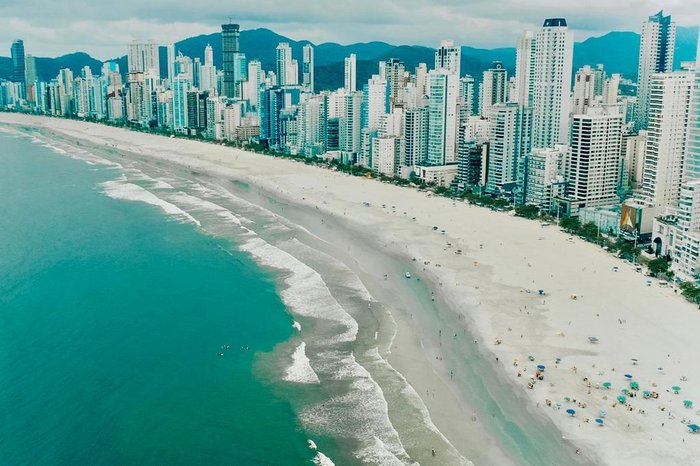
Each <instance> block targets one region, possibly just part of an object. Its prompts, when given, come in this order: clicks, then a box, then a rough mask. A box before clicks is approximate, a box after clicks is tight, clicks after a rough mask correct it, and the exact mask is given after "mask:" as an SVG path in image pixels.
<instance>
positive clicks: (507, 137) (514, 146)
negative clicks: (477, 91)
mask: <svg viewBox="0 0 700 466" xmlns="http://www.w3.org/2000/svg"><path fill="white" fill-rule="evenodd" d="M490 119H491V120H492V122H491V125H490V134H489V161H488V179H487V183H486V186H487V189H488V190H489V191H491V192H497V191H498V190H500V189H501V188H502V187H503V186H504V185H505V184H507V183H515V182H516V180H517V169H518V163H519V162H520V160H521V159H522V158H523V157H524V156H526V155H527V154H528V153H529V152H530V148H531V145H530V110H529V109H528V108H526V107H521V106H520V105H519V104H517V103H514V102H509V103H499V104H496V105H494V106H493V110H492V116H491V118H490Z"/></svg>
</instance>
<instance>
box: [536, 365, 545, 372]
mask: <svg viewBox="0 0 700 466" xmlns="http://www.w3.org/2000/svg"><path fill="white" fill-rule="evenodd" d="M537 370H538V371H542V372H544V364H540V365H538V366H537Z"/></svg>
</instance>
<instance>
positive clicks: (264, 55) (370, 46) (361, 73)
mask: <svg viewBox="0 0 700 466" xmlns="http://www.w3.org/2000/svg"><path fill="white" fill-rule="evenodd" d="M697 37H698V28H697V27H680V26H679V27H678V28H677V30H676V51H675V68H677V67H678V66H679V65H680V62H681V61H688V60H694V59H695V51H696V47H697ZM280 42H288V43H289V45H290V46H291V47H292V51H293V56H294V57H295V58H297V59H298V60H299V61H301V53H302V52H301V49H302V47H303V46H304V45H305V44H308V43H310V42H309V41H306V40H300V41H295V40H293V39H290V38H288V37H284V36H281V35H279V34H277V33H275V32H273V31H271V30H269V29H251V30H247V31H242V32H241V38H240V45H241V50H242V51H243V52H245V54H246V56H247V57H248V59H249V60H250V59H258V60H260V61H261V62H262V66H263V69H265V70H274V69H275V47H277V44H279V43H280ZM207 44H211V46H212V47H213V49H214V62H215V64H216V66H217V67H219V68H220V67H221V35H220V33H219V32H216V33H213V34H208V35H200V36H196V37H189V38H187V39H184V40H182V41H180V42H177V43H176V45H175V47H176V51H178V52H182V53H183V54H184V55H188V56H191V57H193V58H195V57H200V59H201V60H202V61H204V48H205V47H206V45H207ZM436 45H437V44H436ZM26 47H27V53H31V52H32V49H31V44H29V43H28V44H26ZM124 50H125V51H126V44H124ZM434 50H435V49H433V48H431V47H425V46H418V45H399V46H397V45H392V44H388V43H386V42H367V43H357V44H350V45H340V44H336V43H331V42H327V43H323V44H318V45H315V65H316V70H315V81H316V82H315V84H316V89H317V90H327V89H337V88H339V87H342V86H343V59H344V58H345V57H346V56H348V55H349V54H351V53H354V54H356V55H357V82H358V83H364V82H366V81H367V79H369V78H370V76H371V75H372V74H374V73H376V72H377V62H379V61H380V60H388V59H389V58H398V59H400V60H402V61H403V62H404V63H405V64H406V69H408V70H412V69H413V68H415V66H417V65H418V63H421V62H424V63H427V64H428V66H429V67H430V66H432V63H433V61H434V56H433V54H434ZM638 55H639V34H638V33H635V32H616V31H614V32H610V33H608V34H606V35H604V36H601V37H593V38H589V39H587V40H585V41H583V42H577V43H576V44H575V46H574V70H576V69H578V68H579V67H581V66H583V65H587V64H588V65H595V64H598V63H602V64H603V65H604V66H605V69H606V71H607V72H608V73H621V74H622V75H623V76H624V77H625V78H630V79H633V80H636V78H637V60H638ZM494 60H500V61H502V62H503V63H504V65H505V66H506V68H507V69H508V72H509V73H513V72H514V69H515V48H514V47H513V48H497V49H479V48H474V47H469V46H466V45H465V46H462V69H461V74H462V75H464V74H471V75H472V76H474V77H475V78H476V79H480V78H481V73H482V72H483V71H484V70H485V69H488V68H489V67H490V66H491V63H492V62H493V61H494ZM114 61H116V62H118V63H119V66H120V69H121V70H122V71H125V70H126V69H127V66H126V56H122V57H119V58H116V59H114ZM160 62H161V74H162V75H165V74H166V54H165V47H161V49H160ZM36 63H37V73H38V75H39V79H40V80H43V81H49V80H51V79H52V78H54V77H56V75H57V74H58V71H59V70H60V69H61V68H70V69H71V70H72V71H73V72H74V73H75V74H78V73H80V69H81V68H83V67H84V66H86V65H87V66H89V67H90V68H91V69H92V71H93V73H94V74H99V73H100V68H101V66H102V62H101V61H100V60H97V59H95V58H93V57H91V56H90V55H88V54H86V53H83V52H76V53H71V54H68V55H63V56H61V57H56V58H43V57H37V59H36ZM10 70H11V60H10V58H8V57H0V79H7V78H9V76H10Z"/></svg>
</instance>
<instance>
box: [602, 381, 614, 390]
mask: <svg viewBox="0 0 700 466" xmlns="http://www.w3.org/2000/svg"><path fill="white" fill-rule="evenodd" d="M603 387H605V388H606V389H608V390H610V387H612V382H603Z"/></svg>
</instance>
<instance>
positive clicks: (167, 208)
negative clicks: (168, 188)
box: [101, 177, 200, 226]
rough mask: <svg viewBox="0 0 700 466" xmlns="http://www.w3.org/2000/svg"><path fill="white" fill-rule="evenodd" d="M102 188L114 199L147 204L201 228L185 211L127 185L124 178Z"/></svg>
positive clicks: (131, 185)
mask: <svg viewBox="0 0 700 466" xmlns="http://www.w3.org/2000/svg"><path fill="white" fill-rule="evenodd" d="M101 186H102V189H103V191H104V193H105V194H106V195H108V196H109V197H111V198H113V199H121V200H126V201H139V202H145V203H146V204H150V205H154V206H157V207H160V208H161V209H162V210H163V211H164V212H165V213H166V214H168V215H172V216H174V217H178V218H180V219H183V220H184V221H186V222H188V223H192V224H194V225H197V226H200V223H199V221H197V219H195V218H194V217H192V216H191V215H190V214H188V213H187V212H185V211H184V210H182V209H180V208H179V207H177V206H176V205H174V204H171V203H170V202H168V201H164V200H163V199H161V198H159V197H158V196H156V195H155V194H153V193H152V192H150V191H147V190H145V189H144V188H142V187H141V186H137V185H135V184H132V183H126V182H125V181H124V178H123V177H122V178H121V179H118V180H113V181H106V182H104V183H102V184H101Z"/></svg>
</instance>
